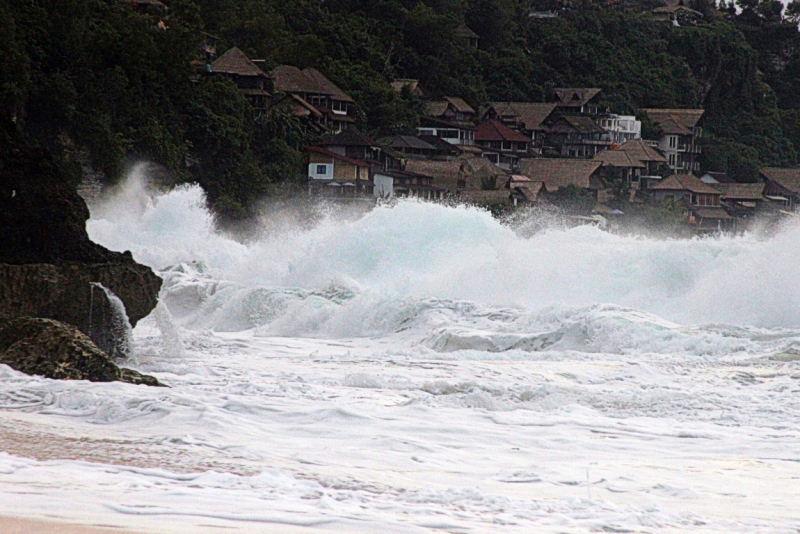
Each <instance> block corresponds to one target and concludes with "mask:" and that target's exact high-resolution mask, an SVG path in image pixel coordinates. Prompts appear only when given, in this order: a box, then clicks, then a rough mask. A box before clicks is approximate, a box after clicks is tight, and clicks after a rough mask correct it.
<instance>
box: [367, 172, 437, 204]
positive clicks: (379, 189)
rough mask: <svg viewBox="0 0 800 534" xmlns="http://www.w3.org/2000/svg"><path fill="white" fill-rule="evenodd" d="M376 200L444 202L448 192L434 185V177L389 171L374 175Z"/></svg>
mask: <svg viewBox="0 0 800 534" xmlns="http://www.w3.org/2000/svg"><path fill="white" fill-rule="evenodd" d="M373 182H374V184H375V188H374V195H375V198H382V199H390V198H394V197H409V198H420V199H424V200H444V198H445V196H447V195H448V191H447V190H446V189H444V188H442V187H437V186H435V185H433V176H430V175H428V174H422V173H417V172H411V171H405V170H399V169H389V170H381V171H377V172H375V173H374V174H373Z"/></svg>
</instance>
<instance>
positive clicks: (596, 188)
mask: <svg viewBox="0 0 800 534" xmlns="http://www.w3.org/2000/svg"><path fill="white" fill-rule="evenodd" d="M601 166H602V163H601V162H599V161H594V160H580V159H565V158H536V159H524V160H522V161H521V162H520V174H522V175H524V176H527V177H528V178H530V179H531V180H532V181H533V182H542V183H543V184H544V189H545V190H546V191H547V192H548V193H554V192H556V191H558V190H559V189H560V188H562V187H567V186H575V187H578V188H580V189H585V190H587V191H590V192H591V193H592V195H593V196H594V197H595V199H597V198H598V197H599V196H602V195H601V192H603V191H605V189H606V184H605V182H604V181H603V180H602V178H601V177H600V174H599V172H598V171H599V170H600V167H601Z"/></svg>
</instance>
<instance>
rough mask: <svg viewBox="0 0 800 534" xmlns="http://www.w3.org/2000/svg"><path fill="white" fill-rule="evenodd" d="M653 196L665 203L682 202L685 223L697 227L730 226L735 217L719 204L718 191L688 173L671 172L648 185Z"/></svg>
mask: <svg viewBox="0 0 800 534" xmlns="http://www.w3.org/2000/svg"><path fill="white" fill-rule="evenodd" d="M650 192H651V193H652V195H653V197H654V198H655V199H656V200H657V201H659V202H662V203H665V204H674V203H677V202H682V203H683V204H684V205H685V206H686V213H685V214H686V216H687V217H688V219H689V224H691V225H692V226H694V228H695V229H696V230H697V231H701V232H713V231H717V230H729V229H731V228H732V227H733V226H734V224H735V221H734V219H733V217H731V216H730V215H728V213H727V212H726V211H725V210H724V209H723V208H722V207H721V206H720V201H721V199H722V192H721V191H719V190H718V189H716V188H715V187H713V186H712V185H710V184H706V183H703V182H702V181H700V179H699V178H697V177H696V176H693V175H691V174H673V175H671V176H668V177H666V178H664V179H663V180H661V181H660V182H658V183H656V184H653V185H652V186H651V187H650Z"/></svg>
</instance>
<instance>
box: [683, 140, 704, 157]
mask: <svg viewBox="0 0 800 534" xmlns="http://www.w3.org/2000/svg"><path fill="white" fill-rule="evenodd" d="M678 152H688V153H689V154H700V153H702V148H701V147H700V145H697V144H694V143H684V144H682V145H680V146H679V147H678Z"/></svg>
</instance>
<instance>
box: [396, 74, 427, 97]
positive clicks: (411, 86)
mask: <svg viewBox="0 0 800 534" xmlns="http://www.w3.org/2000/svg"><path fill="white" fill-rule="evenodd" d="M404 87H408V90H409V91H410V92H411V94H412V95H414V96H417V97H422V96H424V94H423V92H422V89H421V88H420V86H419V80H412V79H409V78H398V79H396V80H395V81H393V82H392V89H394V90H395V91H397V92H398V93H401V92H403V88H404Z"/></svg>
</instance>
